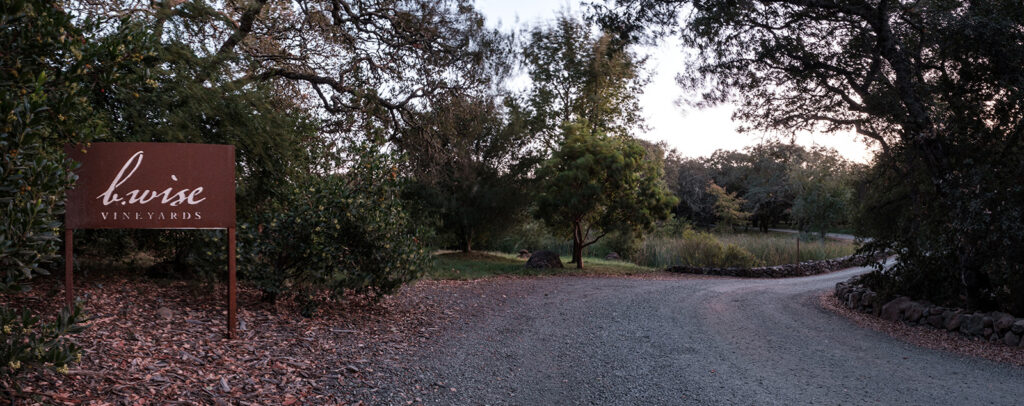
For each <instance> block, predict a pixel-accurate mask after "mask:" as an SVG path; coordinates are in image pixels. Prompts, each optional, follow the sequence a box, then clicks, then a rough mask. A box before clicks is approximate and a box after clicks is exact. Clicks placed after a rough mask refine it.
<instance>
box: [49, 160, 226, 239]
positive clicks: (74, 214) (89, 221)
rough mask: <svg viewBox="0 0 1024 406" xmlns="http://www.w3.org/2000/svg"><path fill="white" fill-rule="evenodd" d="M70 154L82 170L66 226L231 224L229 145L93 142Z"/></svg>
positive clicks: (71, 193) (70, 200)
mask: <svg viewBox="0 0 1024 406" xmlns="http://www.w3.org/2000/svg"><path fill="white" fill-rule="evenodd" d="M67 153H68V156H70V157H71V159H74V160H75V161H78V162H80V163H81V164H82V166H81V167H80V168H79V169H78V170H77V171H76V173H77V174H78V182H77V183H76V184H75V188H74V189H72V190H71V191H69V192H68V200H67V214H66V218H65V223H66V226H67V227H68V228H72V229H74V228H228V227H234V226H235V147H234V146H232V145H205V144H170V143H134V142H126V143H95V144H92V145H90V146H89V147H88V148H84V147H81V146H78V147H69V148H68V151H67Z"/></svg>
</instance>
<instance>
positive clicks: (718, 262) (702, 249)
mask: <svg viewBox="0 0 1024 406" xmlns="http://www.w3.org/2000/svg"><path fill="white" fill-rule="evenodd" d="M796 241H797V237H796V236H793V235H787V234H781V233H745V234H710V233H706V232H700V231H693V230H686V231H685V232H683V233H682V234H681V235H679V236H671V237H666V236H652V237H648V238H647V239H646V240H645V241H644V243H643V244H642V245H641V247H640V251H639V253H638V254H637V255H636V256H635V258H632V259H633V261H634V262H636V263H637V264H640V265H643V266H649V267H656V268H662V267H667V266H673V265H687V266H712V267H754V266H771V265H781V264H790V263H794V262H797V243H796ZM856 250H857V246H856V245H855V244H853V243H850V242H846V241H832V240H825V241H801V242H800V258H799V261H809V260H820V259H828V258H838V257H842V256H846V255H850V254H853V253H854V252H855V251H856Z"/></svg>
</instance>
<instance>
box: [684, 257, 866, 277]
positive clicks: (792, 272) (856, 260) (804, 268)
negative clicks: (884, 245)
mask: <svg viewBox="0 0 1024 406" xmlns="http://www.w3.org/2000/svg"><path fill="white" fill-rule="evenodd" d="M879 258H881V256H873V255H864V254H854V255H849V256H845V257H839V258H832V259H823V260H819V261H804V262H799V263H795V264H784V265H775V266H761V267H756V268H717V267H701V266H688V265H676V266H670V267H668V268H665V271H666V272H676V273H689V274H697V275H717V276H736V277H741V278H791V277H797V276H810V275H818V274H823V273H828V272H835V271H838V270H840V269H845V268H850V267H855V266H865V265H867V264H869V263H871V262H873V261H874V260H876V259H879Z"/></svg>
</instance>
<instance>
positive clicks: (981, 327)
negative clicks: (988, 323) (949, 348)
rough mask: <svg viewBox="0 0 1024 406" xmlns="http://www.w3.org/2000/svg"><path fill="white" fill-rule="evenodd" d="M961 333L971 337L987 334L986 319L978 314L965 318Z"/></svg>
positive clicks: (961, 325)
mask: <svg viewBox="0 0 1024 406" xmlns="http://www.w3.org/2000/svg"><path fill="white" fill-rule="evenodd" d="M960 332H961V333H964V334H967V335H969V336H980V335H982V334H984V333H985V317H983V316H981V315H978V314H968V315H966V316H964V322H963V323H962V324H960Z"/></svg>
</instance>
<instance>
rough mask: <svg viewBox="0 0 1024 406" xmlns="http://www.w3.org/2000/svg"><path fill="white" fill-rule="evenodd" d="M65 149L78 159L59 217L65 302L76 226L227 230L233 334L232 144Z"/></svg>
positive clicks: (69, 296) (231, 332) (70, 298)
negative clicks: (62, 216)
mask: <svg viewBox="0 0 1024 406" xmlns="http://www.w3.org/2000/svg"><path fill="white" fill-rule="evenodd" d="M65 151H66V152H67V154H68V156H69V157H71V159H73V160H75V161H77V162H79V163H80V164H81V167H79V169H78V170H77V171H75V173H76V174H77V175H78V182H77V183H76V184H75V187H74V188H73V189H71V190H69V191H68V199H67V203H66V214H65V220H64V227H65V230H64V260H65V261H64V263H65V265H64V273H65V276H64V288H65V296H64V300H65V302H66V303H67V305H68V306H69V307H70V306H72V305H73V304H74V273H73V261H72V259H73V258H72V254H73V247H74V244H73V243H72V242H73V237H74V230H75V229H82V228H86V229H88V228H93V229H97V228H105V229H110V228H132V229H139V228H154V229H227V234H228V291H227V295H228V337H230V338H235V335H236V334H235V326H236V325H237V317H236V312H237V310H238V309H237V302H236V299H235V297H236V295H237V289H236V282H237V281H236V279H235V225H236V224H235V147H234V146H232V145H210V144H173V143H152V142H149V143H128V142H126V143H93V144H90V145H88V146H81V145H68V146H67V147H65Z"/></svg>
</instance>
